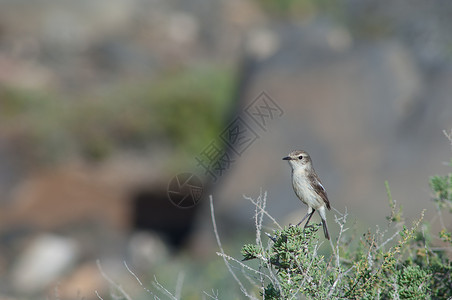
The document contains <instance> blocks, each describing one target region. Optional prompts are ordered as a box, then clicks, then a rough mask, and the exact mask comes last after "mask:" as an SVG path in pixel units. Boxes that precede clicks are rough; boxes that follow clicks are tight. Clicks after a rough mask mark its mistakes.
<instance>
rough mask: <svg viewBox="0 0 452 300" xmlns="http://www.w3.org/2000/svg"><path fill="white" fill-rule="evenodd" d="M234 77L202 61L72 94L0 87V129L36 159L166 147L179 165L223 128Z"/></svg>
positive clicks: (100, 155)
mask: <svg viewBox="0 0 452 300" xmlns="http://www.w3.org/2000/svg"><path fill="white" fill-rule="evenodd" d="M232 79H233V76H232V72H231V71H230V70H227V69H224V68H220V67H211V68H201V67H200V68H193V69H187V70H182V71H177V72H173V73H171V74H166V75H163V76H160V77H159V78H155V79H153V80H152V81H146V82H143V83H140V84H134V85H133V86H132V85H130V84H129V85H126V86H118V87H115V88H114V89H111V90H109V91H105V92H103V93H102V94H101V93H93V92H90V93H89V94H86V95H76V96H72V97H71V96H69V95H60V94H56V93H55V94H52V95H49V94H48V93H44V92H38V91H33V92H29V91H25V90H18V89H13V88H8V87H5V86H0V98H1V99H2V101H1V103H0V128H1V132H0V133H3V134H4V135H6V136H11V137H12V138H11V139H12V140H13V141H16V142H17V143H18V144H20V146H21V147H18V148H20V149H21V151H25V153H20V154H21V155H22V157H23V158H25V159H33V160H34V162H54V161H60V160H63V159H66V158H67V157H73V156H78V157H82V158H85V159H88V160H94V161H99V160H102V159H105V158H107V157H108V156H109V155H112V154H115V153H116V152H118V151H121V150H132V151H134V152H138V153H139V152H140V151H149V148H158V149H167V148H170V149H173V150H175V152H176V153H177V155H175V157H177V159H175V160H177V161H174V164H176V165H178V166H179V169H180V168H181V167H180V166H181V165H182V166H183V164H184V163H186V161H191V159H190V160H188V159H186V158H187V157H190V158H191V157H193V156H194V155H195V154H198V153H199V152H200V151H201V150H202V147H203V146H204V145H208V143H209V142H211V141H212V140H213V139H215V138H216V137H217V136H218V134H219V132H220V131H221V130H222V129H223V127H224V126H225V125H224V122H225V117H226V115H227V113H228V112H229V109H230V106H231V104H232V103H231V95H232V92H233V80H232ZM5 132H6V134H5ZM156 146H158V147H156Z"/></svg>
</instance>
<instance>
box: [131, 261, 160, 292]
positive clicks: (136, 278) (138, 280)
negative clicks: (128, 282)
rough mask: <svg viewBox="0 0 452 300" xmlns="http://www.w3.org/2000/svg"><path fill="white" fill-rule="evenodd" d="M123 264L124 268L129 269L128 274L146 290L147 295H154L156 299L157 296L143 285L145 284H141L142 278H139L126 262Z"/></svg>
mask: <svg viewBox="0 0 452 300" xmlns="http://www.w3.org/2000/svg"><path fill="white" fill-rule="evenodd" d="M123 263H124V266H125V267H126V269H127V272H129V273H130V274H131V275H132V276H133V277H134V278H135V280H136V281H137V282H138V283H139V284H140V286H141V287H142V288H143V290H145V291H146V292H147V293H149V294H151V295H153V296H154V298H155V297H156V296H155V295H154V293H152V292H151V291H150V290H149V289H148V288H147V287H145V286H144V285H143V283H142V282H141V280H140V278H138V276H137V275H136V274H135V273H134V272H133V271H132V270H131V269H130V268H129V266H128V265H127V262H126V261H124V262H123Z"/></svg>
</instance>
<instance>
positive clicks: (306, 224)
mask: <svg viewBox="0 0 452 300" xmlns="http://www.w3.org/2000/svg"><path fill="white" fill-rule="evenodd" d="M314 212H315V209H312V212H311V214H310V215H309V218H308V220H307V221H306V223H305V224H304V228H306V227H307V226H308V223H309V221H310V220H311V217H312V215H313V214H314Z"/></svg>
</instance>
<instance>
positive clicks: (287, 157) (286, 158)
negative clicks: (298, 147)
mask: <svg viewBox="0 0 452 300" xmlns="http://www.w3.org/2000/svg"><path fill="white" fill-rule="evenodd" d="M291 159H292V158H290V156H286V157H283V160H291Z"/></svg>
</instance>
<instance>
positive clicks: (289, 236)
mask: <svg viewBox="0 0 452 300" xmlns="http://www.w3.org/2000/svg"><path fill="white" fill-rule="evenodd" d="M430 186H431V188H432V191H433V192H434V195H435V196H434V200H435V201H437V202H440V203H443V204H444V203H447V202H448V201H450V197H451V189H452V180H451V175H450V174H449V175H447V176H434V177H432V178H431V180H430ZM386 190H387V194H388V200H389V206H390V209H391V215H390V216H389V217H387V220H388V229H387V230H385V231H384V232H381V231H380V230H378V229H377V231H376V232H375V233H373V232H371V231H370V230H369V231H368V232H367V233H365V234H364V235H363V236H362V237H361V238H360V241H359V243H358V245H356V246H351V243H350V240H351V238H350V237H347V236H346V235H345V234H344V232H345V231H346V230H347V229H346V228H344V225H345V219H346V218H345V217H346V215H344V216H343V217H342V218H339V219H336V223H338V224H339V225H340V228H341V232H340V235H339V238H338V240H337V241H336V245H333V244H331V245H332V247H333V248H332V252H333V253H332V254H331V255H330V256H324V255H320V254H319V253H324V252H325V251H328V249H324V246H325V245H328V244H326V243H324V242H323V240H322V239H320V240H319V238H318V236H317V231H318V229H319V227H320V225H317V224H315V225H311V226H308V227H307V228H306V229H303V228H301V227H298V226H290V227H285V228H283V229H281V230H274V232H273V234H271V235H269V234H267V235H268V236H269V241H268V243H269V244H268V246H267V247H263V246H262V245H261V242H259V241H260V238H257V239H256V241H257V244H248V245H245V246H244V247H243V248H242V255H243V257H244V260H257V261H258V263H259V268H258V270H260V271H262V270H263V271H264V273H265V274H266V276H261V277H262V280H261V281H260V287H259V289H260V291H261V296H263V298H264V299H300V298H301V299H303V298H306V299H446V298H447V297H450V295H452V264H451V262H450V261H449V259H448V257H447V253H446V252H445V251H449V254H450V251H451V249H450V247H449V248H431V246H430V244H431V240H432V239H433V236H434V235H433V234H431V233H430V226H429V225H427V224H424V223H422V220H423V218H424V211H423V212H422V213H421V216H420V218H419V219H418V220H416V221H415V222H413V224H412V225H411V226H409V227H408V226H406V225H405V222H406V221H405V219H404V217H403V214H402V210H401V209H400V207H398V206H397V205H396V203H395V201H394V200H393V199H392V196H391V191H390V189H389V185H388V183H387V182H386ZM441 207H444V205H443V206H441ZM258 229H259V227H258ZM421 229H422V230H421ZM258 231H259V230H258ZM391 231H392V233H391ZM388 236H389V237H388ZM439 239H440V240H442V241H443V242H446V243H448V244H452V233H451V232H450V231H449V230H447V229H446V228H443V230H442V231H441V232H440V233H439Z"/></svg>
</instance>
